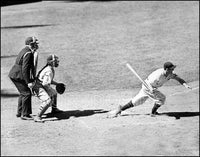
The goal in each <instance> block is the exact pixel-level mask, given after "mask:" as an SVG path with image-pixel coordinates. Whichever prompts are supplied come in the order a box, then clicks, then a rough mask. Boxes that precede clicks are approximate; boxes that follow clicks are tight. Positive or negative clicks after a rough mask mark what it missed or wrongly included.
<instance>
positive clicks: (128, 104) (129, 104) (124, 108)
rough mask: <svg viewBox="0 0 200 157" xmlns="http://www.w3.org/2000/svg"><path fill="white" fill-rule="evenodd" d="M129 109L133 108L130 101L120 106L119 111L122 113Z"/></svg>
mask: <svg viewBox="0 0 200 157" xmlns="http://www.w3.org/2000/svg"><path fill="white" fill-rule="evenodd" d="M131 107H133V103H132V101H130V102H128V103H127V104H126V105H124V106H122V108H121V110H122V111H124V110H126V109H128V108H131Z"/></svg>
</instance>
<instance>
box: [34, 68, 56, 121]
mask: <svg viewBox="0 0 200 157" xmlns="http://www.w3.org/2000/svg"><path fill="white" fill-rule="evenodd" d="M54 76H55V70H54V68H53V67H52V66H50V65H46V66H45V67H44V68H43V69H42V70H41V71H40V72H39V73H38V77H37V81H36V83H35V86H34V88H33V90H34V92H35V94H36V96H37V97H38V98H39V100H40V101H41V105H40V108H39V112H38V116H40V117H41V116H42V114H43V113H44V112H45V111H46V110H47V109H48V108H49V107H52V109H53V108H57V92H56V91H55V89H53V88H52V87H51V82H52V81H53V79H54Z"/></svg>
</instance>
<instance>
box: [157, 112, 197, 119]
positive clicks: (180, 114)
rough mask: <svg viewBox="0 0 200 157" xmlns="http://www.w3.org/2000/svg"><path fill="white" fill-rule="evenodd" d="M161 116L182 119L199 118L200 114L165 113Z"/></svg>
mask: <svg viewBox="0 0 200 157" xmlns="http://www.w3.org/2000/svg"><path fill="white" fill-rule="evenodd" d="M159 115H166V116H169V117H175V118H178V119H179V118H181V117H194V116H199V112H163V113H159Z"/></svg>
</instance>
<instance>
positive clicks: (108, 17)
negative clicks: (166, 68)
mask: <svg viewBox="0 0 200 157" xmlns="http://www.w3.org/2000/svg"><path fill="white" fill-rule="evenodd" d="M33 35H34V36H36V37H38V38H39V41H40V45H39V46H40V48H39V53H40V55H39V67H38V70H39V69H40V68H42V66H43V65H45V62H46V57H47V56H48V55H49V54H56V55H57V56H59V58H60V66H59V67H58V68H57V69H56V76H55V80H57V81H58V82H64V83H65V84H66V85H67V91H66V93H65V94H64V95H59V97H58V106H59V108H61V109H63V110H65V112H64V113H63V114H61V115H58V116H56V117H51V116H50V117H48V114H47V115H45V116H47V117H46V122H45V123H44V124H36V123H34V122H30V121H29V122H27V121H22V120H20V119H17V118H16V117H15V114H16V108H17V104H16V103H17V97H14V96H16V95H14V94H13V95H7V97H3V92H5V91H6V92H13V91H15V92H16V89H15V87H14V85H13V84H12V83H11V81H10V80H9V79H8V77H7V75H8V72H9V70H10V68H11V67H12V65H13V64H14V61H15V58H16V55H17V54H18V53H19V51H20V50H21V49H22V48H23V47H24V40H25V38H26V37H28V36H33ZM166 61H171V62H173V63H174V64H176V65H177V68H176V69H175V72H176V73H177V74H178V75H179V76H180V77H182V78H183V79H184V80H185V81H186V82H188V84H189V85H191V86H192V87H195V88H196V89H197V87H198V86H199V2H198V1H108V2H105V1H104V2H100V1H99V2H97V1H83V2H70V1H43V2H38V3H30V4H21V5H12V6H6V7H1V94H2V97H1V122H2V124H1V129H2V130H1V133H2V134H1V139H2V142H1V153H2V155H5V156H7V155H20V156H23V155H25V156H27V155H28V156H29V155H40V156H41V155H70V156H73V155H101V156H104V155H107V156H109V155H114V156H116V155H121V156H130V155H131V156H134V155H145V156H146V155H150V156H151V155H153V156H156V155H164V156H168V155H172V156H176V155H178V156H185V155H194V156H198V155H199V90H193V91H187V90H186V89H185V88H184V87H183V86H181V85H180V84H179V83H178V82H176V81H173V80H171V81H169V82H168V83H167V84H166V86H165V87H162V88H161V91H162V92H164V94H166V95H167V102H166V105H164V106H163V107H161V109H160V110H159V111H160V112H161V113H162V114H163V116H161V117H158V118H155V119H152V118H150V117H149V116H148V114H149V112H150V110H151V107H152V104H153V103H152V102H151V101H147V102H146V103H145V104H144V106H139V107H138V108H134V109H131V110H128V111H127V113H124V114H125V116H122V117H119V118H116V119H107V118H105V117H106V113H107V112H108V111H109V110H111V109H113V108H116V107H117V105H118V104H119V103H126V102H128V101H129V100H130V99H131V98H132V97H133V96H134V95H135V94H136V93H137V91H138V90H139V88H140V86H141V83H140V82H139V80H138V79H137V78H136V77H135V76H134V75H133V74H132V73H131V72H130V71H129V70H128V69H127V67H126V66H125V64H126V63H127V62H129V63H130V64H131V65H132V66H133V67H134V69H135V70H136V71H137V72H138V73H139V75H140V76H141V77H142V78H146V77H147V76H148V74H150V73H151V72H152V71H153V70H155V69H157V68H160V67H162V66H163V63H164V62H166ZM176 92H180V94H177V95H174V96H172V95H171V94H173V93H176ZM5 95H6V94H5V93H4V96H5ZM170 95H171V96H170ZM12 96H13V97H12ZM38 103H39V102H38V101H37V99H36V98H33V105H32V106H33V115H35V114H36V113H37V110H38V107H39V105H38ZM47 113H48V112H47ZM177 116H179V118H180V119H178V120H177V119H176V117H177Z"/></svg>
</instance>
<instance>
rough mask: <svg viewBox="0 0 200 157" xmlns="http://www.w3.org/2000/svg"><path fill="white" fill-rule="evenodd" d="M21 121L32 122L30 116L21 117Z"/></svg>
mask: <svg viewBox="0 0 200 157" xmlns="http://www.w3.org/2000/svg"><path fill="white" fill-rule="evenodd" d="M21 119H22V120H33V117H31V116H30V115H26V116H21Z"/></svg>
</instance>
